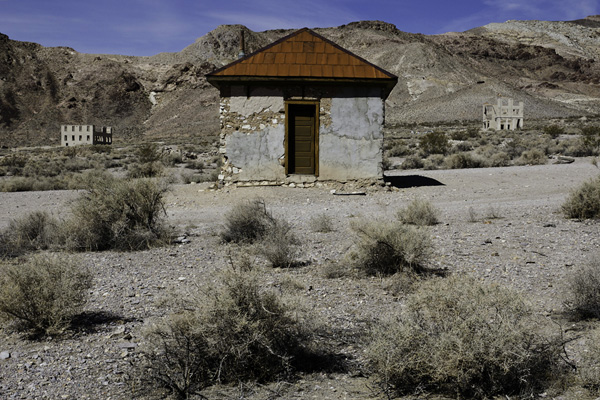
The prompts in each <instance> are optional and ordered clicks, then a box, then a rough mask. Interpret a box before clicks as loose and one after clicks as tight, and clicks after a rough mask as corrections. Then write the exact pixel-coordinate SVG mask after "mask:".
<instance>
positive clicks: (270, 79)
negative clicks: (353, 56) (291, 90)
mask: <svg viewBox="0 0 600 400" xmlns="http://www.w3.org/2000/svg"><path fill="white" fill-rule="evenodd" d="M206 80H207V81H208V82H209V83H210V84H211V85H213V86H215V87H216V88H218V89H221V87H222V86H228V85H235V84H242V85H244V84H245V85H248V84H265V83H275V84H286V85H297V84H307V83H310V84H335V85H341V84H360V85H372V86H381V87H383V88H385V89H386V92H385V97H386V98H387V96H388V95H389V93H390V92H391V91H392V89H393V88H394V86H396V83H398V77H396V76H394V77H393V78H332V77H327V78H316V77H301V76H298V77H294V76H286V77H280V76H235V75H225V76H224V75H212V74H208V75H206Z"/></svg>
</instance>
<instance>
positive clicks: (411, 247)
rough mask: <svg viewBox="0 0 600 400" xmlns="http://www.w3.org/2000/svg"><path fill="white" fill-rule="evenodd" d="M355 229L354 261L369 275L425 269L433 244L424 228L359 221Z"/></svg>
mask: <svg viewBox="0 0 600 400" xmlns="http://www.w3.org/2000/svg"><path fill="white" fill-rule="evenodd" d="M352 228H353V229H354V231H355V232H356V233H357V241H356V243H355V245H356V250H355V252H354V253H353V258H354V259H355V262H356V266H357V267H358V268H359V269H361V270H363V271H365V272H366V273H367V274H373V275H375V274H394V273H396V272H403V271H414V272H421V271H423V270H424V268H425V267H424V263H425V262H426V261H427V260H428V258H429V255H430V253H431V248H432V242H431V238H430V237H429V235H428V234H427V232H426V231H424V230H422V229H421V228H417V227H414V226H410V225H402V224H398V223H390V222H383V221H380V222H378V221H374V222H366V221H365V222H359V223H355V224H353V225H352Z"/></svg>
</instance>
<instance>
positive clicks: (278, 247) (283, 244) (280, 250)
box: [258, 219, 300, 268]
mask: <svg viewBox="0 0 600 400" xmlns="http://www.w3.org/2000/svg"><path fill="white" fill-rule="evenodd" d="M299 244H300V241H299V240H298V238H297V237H296V235H295V234H294V232H293V230H292V226H291V225H290V224H289V223H288V222H287V221H285V220H282V219H276V220H275V221H274V223H273V225H272V226H271V227H269V229H268V230H267V232H265V233H264V234H263V236H261V240H260V243H259V244H258V252H259V253H260V255H262V256H263V257H264V258H265V259H266V260H267V261H268V262H269V264H270V265H271V266H272V267H273V268H289V267H293V266H295V265H297V264H298V260H297V257H298V254H299V252H298V248H297V246H298V245H299Z"/></svg>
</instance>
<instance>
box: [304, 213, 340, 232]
mask: <svg viewBox="0 0 600 400" xmlns="http://www.w3.org/2000/svg"><path fill="white" fill-rule="evenodd" d="M309 224H310V228H311V229H312V231H313V232H321V233H329V232H333V231H334V230H335V226H334V224H333V218H331V216H330V215H329V214H325V213H322V214H319V215H315V216H313V217H311V219H310V221H309Z"/></svg>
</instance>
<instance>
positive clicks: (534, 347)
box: [368, 276, 562, 399]
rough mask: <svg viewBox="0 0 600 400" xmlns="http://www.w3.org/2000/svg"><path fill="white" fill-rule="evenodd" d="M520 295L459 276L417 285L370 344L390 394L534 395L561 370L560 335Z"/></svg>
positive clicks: (374, 362)
mask: <svg viewBox="0 0 600 400" xmlns="http://www.w3.org/2000/svg"><path fill="white" fill-rule="evenodd" d="M549 325H550V324H549V323H548V322H547V321H546V320H544V319H543V318H542V317H539V316H537V314H536V313H534V312H533V311H532V310H531V309H530V307H529V306H528V305H526V304H525V303H524V302H523V300H521V298H520V297H519V296H518V295H516V294H515V293H513V292H511V291H509V290H507V289H504V288H502V287H499V286H497V285H486V284H482V283H480V282H479V281H477V280H475V279H473V278H468V277H462V276H451V277H450V278H435V279H429V280H426V281H423V282H422V283H420V284H418V287H417V288H416V289H415V291H414V292H413V293H412V294H411V295H409V296H408V298H407V301H406V307H405V308H404V309H403V311H402V313H401V314H400V315H398V316H397V317H396V318H392V319H391V320H390V321H387V322H386V323H384V324H381V325H380V326H378V327H377V328H376V329H375V330H374V331H373V335H372V339H371V344H370V345H369V347H368V357H369V358H370V360H371V363H372V366H373V370H374V372H375V374H376V375H377V376H378V377H379V379H380V380H381V383H382V385H383V386H384V388H385V389H386V390H388V391H389V392H393V393H396V394H411V393H415V392H421V393H422V392H433V393H440V394H445V395H448V396H453V397H454V396H456V397H459V398H481V399H483V398H492V397H494V396H496V395H506V396H512V395H523V394H531V393H533V392H534V391H535V390H536V389H540V388H542V387H543V386H544V385H545V384H547V382H548V381H549V380H550V379H552V377H553V376H554V375H553V373H555V372H557V371H560V369H559V367H560V366H561V349H562V343H561V340H560V336H559V335H558V334H557V335H551V334H548V333H543V332H544V331H542V329H543V328H546V329H548V328H549Z"/></svg>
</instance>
